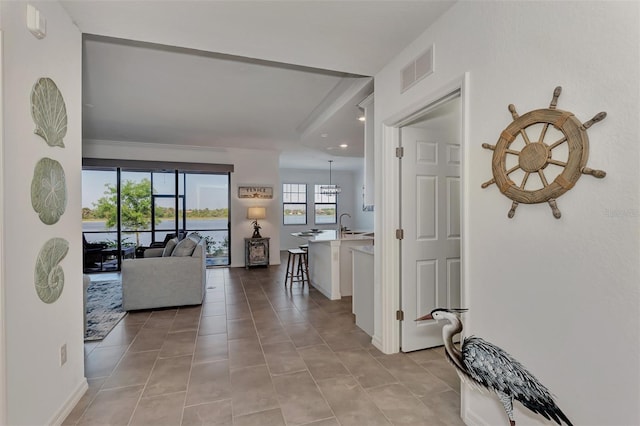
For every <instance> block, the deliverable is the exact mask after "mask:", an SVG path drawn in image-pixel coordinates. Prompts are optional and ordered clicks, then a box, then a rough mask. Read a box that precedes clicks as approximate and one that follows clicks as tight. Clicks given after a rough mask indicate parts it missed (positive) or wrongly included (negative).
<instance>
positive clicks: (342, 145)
mask: <svg viewBox="0 0 640 426" xmlns="http://www.w3.org/2000/svg"><path fill="white" fill-rule="evenodd" d="M348 146H349V145H347V144H346V143H343V144H340V148H346V147H348Z"/></svg>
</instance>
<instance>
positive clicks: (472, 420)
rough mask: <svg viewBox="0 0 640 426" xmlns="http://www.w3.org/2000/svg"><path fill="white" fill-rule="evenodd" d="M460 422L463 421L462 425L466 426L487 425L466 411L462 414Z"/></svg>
mask: <svg viewBox="0 0 640 426" xmlns="http://www.w3.org/2000/svg"><path fill="white" fill-rule="evenodd" d="M462 421H464V424H466V425H467V426H485V425H486V424H488V423H487V422H485V421H484V420H482V418H481V417H480V416H478V415H477V414H475V413H474V412H473V411H471V410H467V412H466V413H464V414H463V416H462Z"/></svg>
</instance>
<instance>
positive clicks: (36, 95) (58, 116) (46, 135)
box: [31, 77, 67, 148]
mask: <svg viewBox="0 0 640 426" xmlns="http://www.w3.org/2000/svg"><path fill="white" fill-rule="evenodd" d="M31 115H32V117H33V121H34V122H35V123H36V129H35V130H34V133H35V134H37V135H38V136H40V137H42V138H43V139H44V140H45V141H46V142H47V143H48V144H49V146H59V147H62V148H64V142H63V141H62V138H64V137H65V136H66V134H67V107H66V106H65V104H64V98H63V97H62V93H60V90H58V86H56V83H54V81H53V80H51V79H50V78H47V77H43V78H40V79H38V81H37V82H36V84H35V85H34V86H33V90H32V91H31Z"/></svg>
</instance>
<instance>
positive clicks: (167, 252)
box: [162, 237, 178, 257]
mask: <svg viewBox="0 0 640 426" xmlns="http://www.w3.org/2000/svg"><path fill="white" fill-rule="evenodd" d="M177 245H178V237H174V238H172V239H170V240H169V241H167V244H166V245H165V246H164V250H163V251H162V257H168V256H171V254H172V253H173V250H174V249H175V248H176V246H177Z"/></svg>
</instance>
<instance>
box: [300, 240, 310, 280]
mask: <svg viewBox="0 0 640 426" xmlns="http://www.w3.org/2000/svg"><path fill="white" fill-rule="evenodd" d="M298 248H299V249H300V250H304V264H305V265H307V269H309V244H300V245H299V246H298ZM301 271H302V264H301V263H298V274H300V272H301ZM308 280H309V274H308V273H307V281H308Z"/></svg>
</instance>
